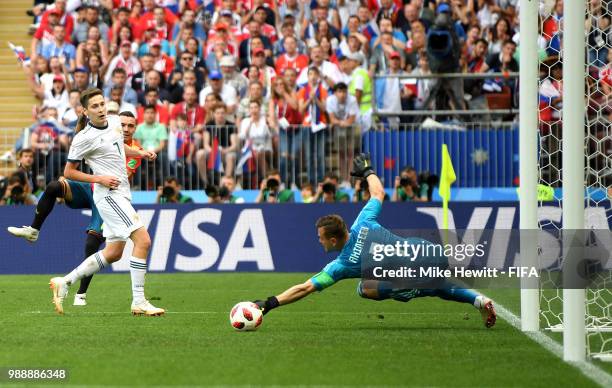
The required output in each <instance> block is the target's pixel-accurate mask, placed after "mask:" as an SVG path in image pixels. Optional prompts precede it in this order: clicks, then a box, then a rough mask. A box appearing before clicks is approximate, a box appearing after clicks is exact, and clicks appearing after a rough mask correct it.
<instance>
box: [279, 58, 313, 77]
mask: <svg viewBox="0 0 612 388" xmlns="http://www.w3.org/2000/svg"><path fill="white" fill-rule="evenodd" d="M308 62H309V59H308V57H307V56H306V55H304V54H297V55H296V56H294V57H293V58H291V57H289V55H287V54H286V53H285V54H282V55H280V56H279V57H278V59H277V60H276V63H275V64H274V65H275V67H276V74H283V72H284V71H285V69H287V68H293V69H295V70H296V71H297V74H300V72H301V71H302V69H304V68H305V67H308Z"/></svg>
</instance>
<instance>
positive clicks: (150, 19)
mask: <svg viewBox="0 0 612 388" xmlns="http://www.w3.org/2000/svg"><path fill="white" fill-rule="evenodd" d="M159 8H161V7H157V6H156V5H155V0H143V11H144V13H143V14H141V15H140V17H138V22H137V23H138V25H137V26H135V30H136V38H141V35H142V33H143V32H144V31H146V30H148V29H149V28H150V27H157V26H158V24H159V23H158V22H159V20H157V19H156V17H155V10H156V9H159ZM161 11H162V12H163V13H164V25H165V26H167V29H166V31H172V27H173V26H174V23H176V22H177V21H178V17H177V16H176V15H175V14H174V13H172V11H171V10H169V9H168V8H161ZM157 12H158V13H159V11H157ZM161 32H162V33H163V30H162V31H161Z"/></svg>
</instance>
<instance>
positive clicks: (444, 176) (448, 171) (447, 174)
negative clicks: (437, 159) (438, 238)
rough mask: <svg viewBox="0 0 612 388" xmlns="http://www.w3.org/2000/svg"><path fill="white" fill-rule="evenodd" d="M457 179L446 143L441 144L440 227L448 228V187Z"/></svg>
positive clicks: (449, 194)
mask: <svg viewBox="0 0 612 388" xmlns="http://www.w3.org/2000/svg"><path fill="white" fill-rule="evenodd" d="M456 180H457V176H456V175H455V169H454V168H453V162H452V161H451V158H450V155H449V153H448V147H447V146H446V144H442V171H440V188H439V190H438V192H439V194H440V197H441V198H442V227H443V228H444V229H448V201H449V200H450V196H451V191H450V187H451V185H452V184H453V182H454V181H456Z"/></svg>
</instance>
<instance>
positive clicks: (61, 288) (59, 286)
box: [49, 277, 68, 314]
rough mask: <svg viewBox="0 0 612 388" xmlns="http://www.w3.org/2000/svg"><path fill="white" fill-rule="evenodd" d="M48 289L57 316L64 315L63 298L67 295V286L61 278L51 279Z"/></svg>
mask: <svg viewBox="0 0 612 388" xmlns="http://www.w3.org/2000/svg"><path fill="white" fill-rule="evenodd" d="M49 288H51V292H52V293H53V304H54V305H55V311H57V313H58V314H64V298H65V297H66V295H68V284H66V281H65V280H64V278H62V277H57V278H52V279H51V280H50V281H49Z"/></svg>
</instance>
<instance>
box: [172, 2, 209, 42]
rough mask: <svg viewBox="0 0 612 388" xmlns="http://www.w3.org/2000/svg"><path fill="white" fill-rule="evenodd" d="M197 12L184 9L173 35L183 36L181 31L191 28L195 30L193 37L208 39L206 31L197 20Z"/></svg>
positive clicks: (202, 39) (175, 25) (200, 39)
mask: <svg viewBox="0 0 612 388" xmlns="http://www.w3.org/2000/svg"><path fill="white" fill-rule="evenodd" d="M195 20H196V19H195V12H194V11H193V10H191V9H186V10H185V11H183V15H182V16H181V21H180V22H178V23H175V24H174V28H173V29H172V36H173V37H177V36H181V31H182V30H183V29H185V28H191V29H192V30H193V37H194V38H196V39H197V40H199V41H204V40H206V31H205V30H204V28H202V25H201V24H200V23H196V22H195Z"/></svg>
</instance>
